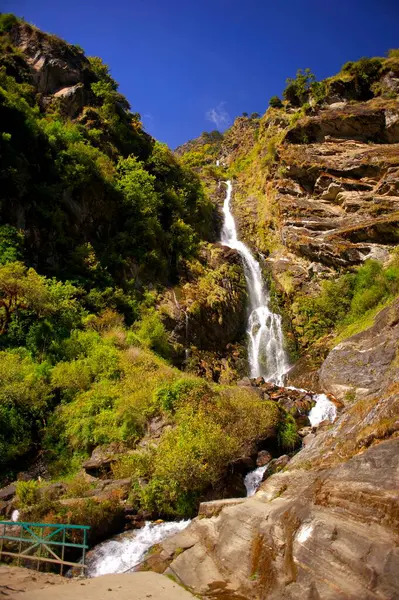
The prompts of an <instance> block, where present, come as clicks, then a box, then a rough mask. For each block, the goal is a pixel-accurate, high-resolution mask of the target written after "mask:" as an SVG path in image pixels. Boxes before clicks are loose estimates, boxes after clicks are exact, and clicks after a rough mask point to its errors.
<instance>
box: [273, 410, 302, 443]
mask: <svg viewBox="0 0 399 600" xmlns="http://www.w3.org/2000/svg"><path fill="white" fill-rule="evenodd" d="M299 442H300V437H299V435H298V428H297V425H296V422H295V419H294V417H293V416H292V415H289V414H287V415H286V416H285V419H284V421H283V422H282V423H281V425H280V426H279V429H278V443H279V445H280V446H281V448H282V449H283V450H294V449H295V448H296V447H297V446H298V444H299Z"/></svg>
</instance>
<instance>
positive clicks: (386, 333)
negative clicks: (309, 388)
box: [320, 299, 399, 402]
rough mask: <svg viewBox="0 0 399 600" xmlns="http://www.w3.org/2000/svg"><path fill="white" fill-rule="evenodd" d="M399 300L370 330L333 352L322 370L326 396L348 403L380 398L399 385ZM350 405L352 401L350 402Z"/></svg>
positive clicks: (380, 314)
mask: <svg viewBox="0 0 399 600" xmlns="http://www.w3.org/2000/svg"><path fill="white" fill-rule="evenodd" d="M398 348H399V299H398V300H396V301H395V302H393V303H392V304H391V305H390V306H388V307H387V308H385V309H384V310H383V311H381V312H380V313H379V314H378V315H377V317H376V319H375V323H374V325H373V326H372V327H370V328H369V329H366V330H365V331H362V332H361V333H359V334H357V335H354V336H352V337H350V338H349V339H347V340H345V341H344V342H342V343H341V344H338V346H336V347H335V348H334V349H333V350H331V352H330V354H329V355H328V357H327V359H326V360H325V361H324V363H323V365H322V368H321V370H320V383H321V385H322V387H323V389H324V391H325V392H328V393H331V394H333V395H334V396H336V397H337V398H339V399H341V400H342V401H344V402H345V399H348V397H349V399H350V398H352V400H353V395H354V394H355V395H356V397H358V398H360V397H366V396H370V395H372V394H376V393H378V392H379V391H381V389H382V388H383V387H385V386H386V383H387V381H389V380H391V381H399V363H398V362H397V360H396V358H397V356H398ZM346 401H348V400H346Z"/></svg>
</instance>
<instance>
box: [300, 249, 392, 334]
mask: <svg viewBox="0 0 399 600" xmlns="http://www.w3.org/2000/svg"><path fill="white" fill-rule="evenodd" d="M398 257H399V254H398V252H397V251H396V250H395V251H394V252H393V253H392V258H391V261H390V263H389V265H388V266H387V267H385V268H384V267H383V266H382V264H381V263H380V262H378V261H375V260H367V261H366V262H365V263H364V265H362V266H361V267H359V269H358V270H357V272H356V273H355V274H346V275H341V277H339V278H338V279H336V280H335V281H324V282H323V283H322V289H321V292H320V294H319V295H318V296H316V297H313V298H309V297H302V298H299V299H298V301H297V303H296V306H295V310H296V312H297V313H298V315H299V319H297V328H298V329H299V332H300V335H301V338H302V343H303V344H304V345H308V344H311V343H314V342H315V341H316V340H318V339H319V338H321V337H322V336H324V335H326V334H328V333H330V332H332V331H333V330H334V329H337V331H340V330H343V328H345V327H347V326H349V325H352V324H355V323H359V324H360V323H361V321H362V320H364V322H365V323H368V321H367V319H366V316H367V315H368V314H369V313H370V312H371V311H375V310H376V309H377V308H378V307H382V306H383V305H384V304H385V303H386V302H388V301H389V300H391V299H393V298H395V297H396V296H397V295H398V293H399V258H398Z"/></svg>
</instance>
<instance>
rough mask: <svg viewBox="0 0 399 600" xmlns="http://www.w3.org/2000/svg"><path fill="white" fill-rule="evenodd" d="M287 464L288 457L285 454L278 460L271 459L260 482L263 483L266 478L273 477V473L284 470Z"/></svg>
mask: <svg viewBox="0 0 399 600" xmlns="http://www.w3.org/2000/svg"><path fill="white" fill-rule="evenodd" d="M289 462H290V457H289V456H288V455H287V454H283V455H282V456H280V457H279V458H273V460H272V461H270V463H269V466H268V468H267V469H266V471H265V472H264V474H263V479H262V481H265V480H266V479H267V478H268V477H271V476H272V475H274V473H279V471H282V470H283V469H285V467H286V466H287V465H288V463H289Z"/></svg>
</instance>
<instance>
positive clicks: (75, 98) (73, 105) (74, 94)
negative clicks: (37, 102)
mask: <svg viewBox="0 0 399 600" xmlns="http://www.w3.org/2000/svg"><path fill="white" fill-rule="evenodd" d="M54 97H55V98H58V99H59V100H60V101H61V104H62V109H63V112H64V113H65V114H66V115H67V116H68V117H70V118H74V117H76V116H77V115H78V114H79V113H80V112H81V111H82V108H83V107H84V105H85V104H86V103H87V94H86V92H85V89H84V85H83V83H77V84H76V85H72V86H69V87H65V88H62V89H61V90H58V92H56V93H55V94H54Z"/></svg>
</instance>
